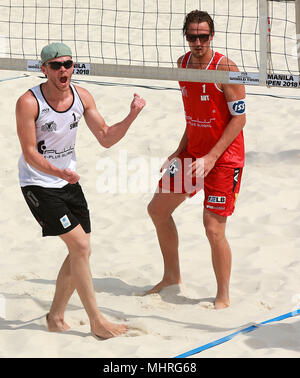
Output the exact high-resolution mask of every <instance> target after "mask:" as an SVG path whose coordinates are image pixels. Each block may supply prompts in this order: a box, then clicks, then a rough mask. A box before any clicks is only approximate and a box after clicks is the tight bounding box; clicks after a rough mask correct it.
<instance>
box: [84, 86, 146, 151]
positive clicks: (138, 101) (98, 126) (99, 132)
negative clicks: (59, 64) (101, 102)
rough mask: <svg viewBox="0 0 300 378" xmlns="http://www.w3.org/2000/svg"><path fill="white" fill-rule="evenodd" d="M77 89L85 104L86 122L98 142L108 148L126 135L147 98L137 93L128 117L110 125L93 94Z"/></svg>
mask: <svg viewBox="0 0 300 378" xmlns="http://www.w3.org/2000/svg"><path fill="white" fill-rule="evenodd" d="M77 90H78V93H79V95H80V97H81V100H82V102H83V105H84V119H85V121H86V124H87V126H88V127H89V129H90V130H91V132H92V133H93V134H94V136H95V137H96V139H97V140H98V142H99V143H100V144H101V145H102V146H103V147H106V148H109V147H111V146H113V145H114V144H116V143H117V142H119V140H120V139H122V138H123V137H124V135H125V134H126V132H127V130H128V129H129V127H130V125H131V124H132V122H133V121H134V120H135V119H136V117H137V116H138V114H139V113H140V111H141V110H142V109H143V107H144V106H145V100H144V99H143V98H141V97H140V96H139V95H137V94H136V93H135V94H134V98H133V100H132V102H131V105H130V111H129V114H128V115H127V117H125V118H124V119H123V120H122V121H121V122H117V123H115V124H114V125H112V126H108V125H107V124H106V122H105V120H104V119H103V117H102V116H101V114H100V113H99V111H98V109H97V107H96V104H95V101H94V98H93V97H92V95H91V94H90V93H89V92H88V91H87V90H85V89H84V88H79V87H77Z"/></svg>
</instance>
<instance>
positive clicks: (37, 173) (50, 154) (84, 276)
mask: <svg viewBox="0 0 300 378" xmlns="http://www.w3.org/2000/svg"><path fill="white" fill-rule="evenodd" d="M41 59H42V67H41V68H42V71H43V73H44V74H45V75H46V77H47V81H46V82H45V83H43V84H41V85H38V86H36V87H34V88H32V89H30V90H29V91H27V92H26V93H25V94H24V95H22V96H21V97H20V98H19V99H18V101H17V105H16V120H17V131H18V136H19V139H20V143H21V147H22V155H21V157H20V160H19V179H20V185H21V188H22V192H23V195H24V197H25V200H26V202H27V204H28V206H29V208H30V210H31V212H32V214H33V215H34V217H35V218H36V220H37V221H38V222H39V224H40V225H41V227H42V233H43V236H47V235H58V236H60V238H61V239H62V240H63V241H64V242H65V244H66V246H67V248H68V251H69V254H68V256H67V258H66V259H65V261H64V263H63V265H62V267H61V269H60V272H59V275H58V278H57V282H56V291H55V295H54V299H53V303H52V305H51V308H50V311H49V313H48V314H47V316H46V318H47V324H48V329H49V331H53V332H59V331H65V330H67V329H69V326H68V325H67V323H66V322H65V321H64V312H65V309H66V306H67V303H68V301H69V299H70V297H71V295H72V293H73V292H74V290H75V289H76V290H77V292H78V294H79V296H80V299H81V301H82V303H83V306H84V308H85V310H86V312H87V314H88V317H89V320H90V326H91V332H92V334H93V335H95V336H97V337H101V338H110V337H114V336H118V335H121V334H123V333H124V332H126V325H125V324H115V323H111V322H109V321H108V320H107V319H106V318H105V317H104V316H103V315H102V313H100V311H99V309H98V306H97V303H96V299H95V294H94V287H93V281H92V276H91V271H90V265H89V256H90V238H89V236H90V232H91V228H90V217H89V210H88V206H87V202H86V200H85V197H84V195H83V192H82V190H81V187H80V185H79V175H78V174H77V173H76V155H75V139H76V133H77V129H78V123H79V121H80V119H81V117H82V116H84V118H85V121H86V124H87V125H88V127H89V128H90V130H91V132H92V133H93V134H94V136H95V137H96V139H97V140H98V142H99V143H100V144H101V145H102V146H104V147H106V148H109V147H110V146H112V145H113V144H115V143H117V142H118V141H119V140H120V139H121V138H122V137H123V136H124V135H125V133H126V131H127V130H128V128H129V127H130V125H131V124H132V122H133V121H134V120H135V118H136V117H137V116H138V114H139V113H140V111H141V110H142V108H143V107H144V105H145V101H144V99H142V98H141V97H140V96H138V95H137V94H134V99H133V100H132V103H131V106H130V112H129V114H128V116H127V117H126V118H125V119H124V120H122V121H121V122H119V123H116V124H115V125H113V126H108V125H107V124H106V123H105V121H104V119H103V118H102V116H101V115H100V113H99V112H98V110H97V108H96V105H95V102H94V99H93V97H92V96H91V94H90V93H89V92H88V91H87V90H85V89H83V88H81V87H78V86H74V85H72V84H71V76H72V73H73V68H74V63H73V61H72V52H71V50H70V48H69V47H68V46H66V45H65V44H63V43H52V44H50V45H47V46H45V47H44V48H43V50H42V52H41Z"/></svg>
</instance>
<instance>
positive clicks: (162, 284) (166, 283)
mask: <svg viewBox="0 0 300 378" xmlns="http://www.w3.org/2000/svg"><path fill="white" fill-rule="evenodd" d="M181 283H182V282H181V280H177V281H176V282H171V281H167V280H164V279H163V280H161V281H160V282H159V283H158V284H157V285H155V286H154V287H153V288H152V289H150V290H147V291H146V292H145V294H144V295H149V294H157V293H159V292H160V291H161V290H162V289H164V288H165V287H167V286H171V285H180V284H181Z"/></svg>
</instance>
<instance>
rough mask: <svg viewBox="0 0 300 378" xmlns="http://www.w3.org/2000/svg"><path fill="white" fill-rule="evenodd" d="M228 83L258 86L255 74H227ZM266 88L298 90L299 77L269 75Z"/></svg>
mask: <svg viewBox="0 0 300 378" xmlns="http://www.w3.org/2000/svg"><path fill="white" fill-rule="evenodd" d="M228 78H229V83H232V84H245V85H259V73H255V72H229V75H228ZM266 86H268V87H285V88H298V87H299V76H298V75H290V74H276V73H271V74H270V73H269V74H268V75H267V80H266Z"/></svg>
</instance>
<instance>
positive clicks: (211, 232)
mask: <svg viewBox="0 0 300 378" xmlns="http://www.w3.org/2000/svg"><path fill="white" fill-rule="evenodd" d="M205 233H206V236H207V238H208V240H209V241H210V242H212V243H216V242H219V241H221V240H223V239H224V237H225V233H224V230H223V228H220V227H216V226H215V225H205Z"/></svg>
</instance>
